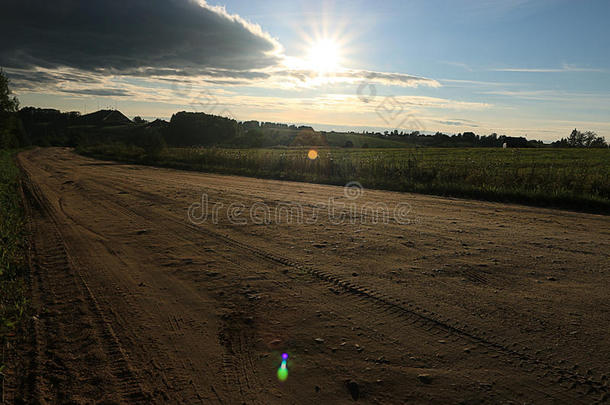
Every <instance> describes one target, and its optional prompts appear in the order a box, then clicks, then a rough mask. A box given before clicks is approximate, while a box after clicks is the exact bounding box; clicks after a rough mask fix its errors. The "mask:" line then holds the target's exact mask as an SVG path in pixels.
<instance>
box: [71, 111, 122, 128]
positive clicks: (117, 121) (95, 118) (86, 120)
mask: <svg viewBox="0 0 610 405" xmlns="http://www.w3.org/2000/svg"><path fill="white" fill-rule="evenodd" d="M78 121H79V124H81V125H96V126H106V125H125V124H130V123H131V120H130V119H129V118H127V117H126V116H125V115H123V113H122V112H120V111H118V110H100V111H96V112H94V113H91V114H86V115H81V116H80V118H79V119H78Z"/></svg>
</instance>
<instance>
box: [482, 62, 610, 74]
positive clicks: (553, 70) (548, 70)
mask: <svg viewBox="0 0 610 405" xmlns="http://www.w3.org/2000/svg"><path fill="white" fill-rule="evenodd" d="M489 70H491V71H493V72H521V73H565V72H596V73H604V72H608V71H607V70H606V69H599V68H591V67H580V66H575V65H569V64H563V65H562V66H561V67H559V68H529V67H503V68H493V69H489Z"/></svg>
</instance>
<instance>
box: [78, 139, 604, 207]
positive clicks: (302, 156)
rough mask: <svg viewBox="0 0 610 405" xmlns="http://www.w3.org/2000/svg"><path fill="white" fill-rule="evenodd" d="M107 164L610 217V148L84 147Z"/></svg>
mask: <svg viewBox="0 0 610 405" xmlns="http://www.w3.org/2000/svg"><path fill="white" fill-rule="evenodd" d="M79 152H80V153H82V154H84V155H87V156H91V157H95V158H101V159H112V160H118V161H122V162H128V163H137V164H149V165H155V166H163V167H170V168H176V169H185V170H198V171H206V172H216V173H225V174H235V175H242V176H252V177H262V178H275V179H281V180H295V181H306V182H313V183H326V184H336V185H344V184H346V183H347V182H349V181H358V182H360V183H361V184H362V185H363V186H364V187H367V188H376V189H384V190H392V191H406V192H417V193H423V194H435V195H441V196H453V197H465V198H474V199H480V200H491V201H503V202H514V203H522V204H529V205H537V206H553V207H561V208H569V209H574V210H578V211H588V212H599V213H610V150H608V149H595V150H590V149H554V148H553V149H551V148H549V149H499V148H417V149H416V148H399V149H344V148H327V149H320V150H318V152H319V153H318V158H317V159H315V160H309V159H307V149H302V148H301V149H298V148H288V149H286V148H284V149H221V148H205V149H204V148H170V149H166V150H164V151H162V152H161V153H159V154H157V155H155V156H150V155H147V154H146V153H145V151H144V150H143V149H142V148H138V147H136V146H126V145H122V144H110V145H98V146H90V147H87V148H82V149H80V150H79Z"/></svg>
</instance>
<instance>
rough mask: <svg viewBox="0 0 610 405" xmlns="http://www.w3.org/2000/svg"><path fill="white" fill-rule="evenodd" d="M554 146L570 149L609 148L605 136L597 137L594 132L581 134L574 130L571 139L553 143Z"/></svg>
mask: <svg viewBox="0 0 610 405" xmlns="http://www.w3.org/2000/svg"><path fill="white" fill-rule="evenodd" d="M553 146H557V147H568V148H607V147H608V144H607V143H606V139H605V138H604V137H603V136H597V134H596V133H595V132H593V131H586V132H584V133H583V132H580V131H579V130H577V129H574V130H573V131H572V133H571V134H570V136H569V137H567V138H563V139H561V140H560V141H557V142H553Z"/></svg>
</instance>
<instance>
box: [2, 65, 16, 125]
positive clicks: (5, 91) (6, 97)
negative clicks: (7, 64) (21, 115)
mask: <svg viewBox="0 0 610 405" xmlns="http://www.w3.org/2000/svg"><path fill="white" fill-rule="evenodd" d="M8 85H9V80H8V77H6V75H5V74H4V71H3V70H2V69H0V114H1V115H5V114H11V113H16V112H17V111H19V100H17V97H11V93H12V92H11V89H10V88H9V87H8Z"/></svg>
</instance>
